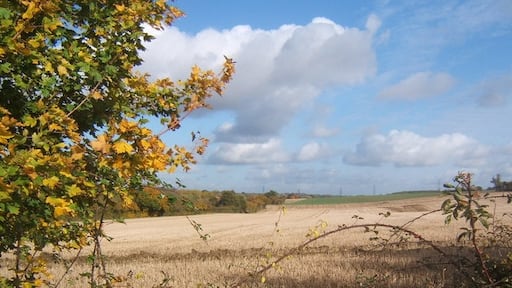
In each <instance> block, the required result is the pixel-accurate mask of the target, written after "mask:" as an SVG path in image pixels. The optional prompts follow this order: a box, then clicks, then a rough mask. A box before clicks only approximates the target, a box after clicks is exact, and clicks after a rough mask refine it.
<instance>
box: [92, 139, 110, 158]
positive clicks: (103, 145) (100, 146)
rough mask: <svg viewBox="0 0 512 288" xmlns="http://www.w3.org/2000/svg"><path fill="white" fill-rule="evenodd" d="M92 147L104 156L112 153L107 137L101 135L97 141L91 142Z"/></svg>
mask: <svg viewBox="0 0 512 288" xmlns="http://www.w3.org/2000/svg"><path fill="white" fill-rule="evenodd" d="M91 147H92V149H94V150H96V151H98V152H101V153H104V154H106V153H108V152H110V144H109V143H108V141H107V137H106V136H105V135H100V136H98V138H96V140H93V141H91Z"/></svg>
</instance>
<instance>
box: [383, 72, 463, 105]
mask: <svg viewBox="0 0 512 288" xmlns="http://www.w3.org/2000/svg"><path fill="white" fill-rule="evenodd" d="M454 83H455V79H454V78H453V77H452V76H451V75H450V74H447V73H437V74H433V73H431V72H418V73H415V74H413V75H411V76H409V77H407V78H405V79H403V80H402V81H400V82H398V83H397V84H395V85H392V86H390V87H387V88H385V89H384V90H383V91H382V92H381V93H380V94H379V97H380V98H383V99H398V100H415V99H420V98H427V97H432V96H437V95H440V94H443V93H445V92H447V91H448V90H449V89H450V88H452V86H453V84H454Z"/></svg>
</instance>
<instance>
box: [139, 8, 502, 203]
mask: <svg viewBox="0 0 512 288" xmlns="http://www.w3.org/2000/svg"><path fill="white" fill-rule="evenodd" d="M174 4H175V5H176V6H177V7H179V8H181V9H182V10H184V12H185V13H186V14H187V16H186V17H184V18H182V19H180V20H178V21H177V22H176V23H175V25H174V26H173V27H171V28H168V29H166V30H165V31H154V35H155V36H156V39H155V40H154V41H153V42H151V43H149V44H148V45H147V50H146V51H145V52H144V53H143V58H144V61H145V62H144V64H143V65H142V66H141V67H140V69H141V70H143V71H146V72H149V73H150V74H152V75H153V76H155V77H164V76H165V77H171V78H172V79H180V78H185V77H186V76H187V74H188V73H189V71H190V70H189V69H190V67H191V66H192V65H194V64H198V65H199V66H201V67H203V68H212V69H218V67H220V65H221V63H222V60H223V57H224V55H226V56H229V57H232V58H234V60H235V61H236V62H237V72H236V74H235V77H234V79H233V81H232V82H231V83H230V85H229V87H228V89H227V91H226V93H225V95H224V96H222V97H215V98H214V99H212V100H211V101H210V102H211V104H212V106H213V110H208V111H202V112H200V113H196V114H195V115H193V116H191V117H189V118H187V119H186V120H185V122H184V123H183V125H182V130H181V131H180V132H179V133H174V134H168V135H166V136H164V140H165V141H166V143H167V144H168V145H173V144H174V143H180V144H184V145H189V144H190V143H189V142H187V141H189V140H188V139H189V138H190V132H191V131H197V130H199V131H201V134H202V135H203V136H206V137H208V138H210V140H211V144H210V146H209V148H208V151H207V153H206V154H205V155H204V156H203V157H201V158H199V159H198V160H199V163H198V164H197V165H195V166H194V167H193V168H192V170H191V171H190V172H189V173H181V172H180V173H177V174H174V175H167V174H163V175H162V177H163V178H164V179H166V180H168V181H169V182H172V181H173V180H174V178H175V177H178V178H180V179H181V181H182V182H183V183H184V184H185V185H187V187H189V188H193V189H208V190H225V189H234V190H235V191H237V192H262V191H268V190H270V189H273V190H275V191H278V192H282V193H290V192H298V191H300V192H304V193H313V194H339V193H340V192H341V193H343V194H344V195H354V194H372V193H374V192H375V193H379V194H380V193H390V192H396V191H404V190H421V189H438V188H439V187H440V185H442V184H443V183H447V182H450V181H451V179H452V177H453V176H454V175H455V174H456V173H457V172H458V171H462V170H464V171H470V172H472V173H474V174H475V184H477V185H481V186H483V187H488V186H490V185H491V184H490V183H489V181H490V179H491V177H492V176H493V175H496V174H497V173H500V174H501V176H502V179H505V180H512V129H511V128H510V125H509V122H510V120H509V119H510V115H511V113H512V106H511V101H512V55H511V52H510V51H512V1H509V0H494V1H450V0H445V1H384V0H377V1H334V0H332V1H316V2H312V1H297V0H295V1H285V0H272V1H270V0H267V1H263V0H262V1H235V0H230V1H227V0H219V1H199V0H176V1H175V2H174Z"/></svg>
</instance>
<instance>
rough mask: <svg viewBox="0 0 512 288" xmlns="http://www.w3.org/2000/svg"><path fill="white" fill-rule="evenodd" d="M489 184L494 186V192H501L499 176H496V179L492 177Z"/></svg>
mask: <svg viewBox="0 0 512 288" xmlns="http://www.w3.org/2000/svg"><path fill="white" fill-rule="evenodd" d="M491 183H492V184H494V189H495V190H496V192H498V191H501V189H502V183H501V175H500V174H496V177H492V179H491Z"/></svg>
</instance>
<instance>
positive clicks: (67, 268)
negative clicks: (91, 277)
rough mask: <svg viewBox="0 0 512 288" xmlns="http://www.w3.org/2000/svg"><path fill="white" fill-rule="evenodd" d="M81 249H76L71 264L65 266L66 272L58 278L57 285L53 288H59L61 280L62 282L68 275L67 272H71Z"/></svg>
mask: <svg viewBox="0 0 512 288" xmlns="http://www.w3.org/2000/svg"><path fill="white" fill-rule="evenodd" d="M82 249H83V248H82V247H80V249H78V252H77V253H76V256H75V257H73V260H72V261H71V263H69V264H66V271H64V273H63V274H62V276H61V277H60V278H59V281H57V283H55V286H54V288H57V287H59V285H60V282H62V280H64V277H65V276H66V275H67V274H68V273H69V271H70V270H71V268H72V267H73V266H74V265H75V262H76V261H77V260H78V257H79V256H80V253H82Z"/></svg>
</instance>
